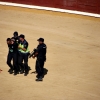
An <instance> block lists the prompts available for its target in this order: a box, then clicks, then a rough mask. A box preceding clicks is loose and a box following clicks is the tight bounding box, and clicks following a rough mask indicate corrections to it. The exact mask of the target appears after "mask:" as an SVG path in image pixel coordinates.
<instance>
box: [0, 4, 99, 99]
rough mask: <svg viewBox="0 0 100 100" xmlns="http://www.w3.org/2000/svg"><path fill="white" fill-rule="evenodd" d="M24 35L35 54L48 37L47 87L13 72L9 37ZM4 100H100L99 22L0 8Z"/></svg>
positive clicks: (31, 63)
mask: <svg viewBox="0 0 100 100" xmlns="http://www.w3.org/2000/svg"><path fill="white" fill-rule="evenodd" d="M14 31H18V32H19V34H25V36H26V40H27V41H28V42H29V48H30V51H32V50H33V48H35V47H36V46H37V44H38V42H37V39H38V38H39V37H43V38H44V39H45V43H46V44H47V47H48V52H47V62H46V63H45V68H46V69H47V70H48V73H47V75H45V77H44V79H43V82H36V81H35V79H36V75H35V74H31V73H32V72H33V71H34V70H35V68H34V66H35V60H34V59H29V66H30V67H31V69H32V70H30V72H29V74H28V76H24V75H23V74H22V75H21V74H19V75H17V76H14V75H13V74H11V75H10V74H9V73H8V69H9V68H8V66H7V65H6V57H7V52H8V48H7V45H6V38H8V37H11V36H12V34H13V32H14ZM0 69H2V70H3V71H1V72H0V100H100V19H97V18H88V17H82V16H80V17H79V16H75V15H70V14H63V13H54V12H47V11H39V10H29V9H22V8H14V7H6V6H0Z"/></svg>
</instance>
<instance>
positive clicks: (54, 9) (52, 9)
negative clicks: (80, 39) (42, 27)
mask: <svg viewBox="0 0 100 100" xmlns="http://www.w3.org/2000/svg"><path fill="white" fill-rule="evenodd" d="M0 4H1V5H7V6H15V7H24V8H32V9H40V10H49V11H55V12H64V13H70V14H78V15H85V16H91V17H97V18H100V14H94V13H88V12H81V11H74V10H65V9H59V8H51V7H42V6H34V5H26V4H17V3H9V2H0Z"/></svg>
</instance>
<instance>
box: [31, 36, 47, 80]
mask: <svg viewBox="0 0 100 100" xmlns="http://www.w3.org/2000/svg"><path fill="white" fill-rule="evenodd" d="M37 41H38V42H39V45H38V46H37V51H36V53H35V54H34V56H33V58H35V57H37V60H36V72H37V74H38V75H37V76H38V79H36V81H42V78H43V74H44V62H45V61H46V49H47V47H46V44H44V39H43V38H39V39H38V40H37Z"/></svg>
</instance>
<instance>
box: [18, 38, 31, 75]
mask: <svg viewBox="0 0 100 100" xmlns="http://www.w3.org/2000/svg"><path fill="white" fill-rule="evenodd" d="M20 37H21V36H20ZM22 37H23V36H22ZM19 46H20V47H21V48H25V49H26V51H24V50H22V49H19V59H18V64H19V65H20V66H21V74H22V73H24V70H25V73H26V74H28V71H29V70H28V54H29V49H28V42H27V41H26V40H25V39H24V41H23V42H22V41H20V43H19ZM23 61H24V63H23Z"/></svg>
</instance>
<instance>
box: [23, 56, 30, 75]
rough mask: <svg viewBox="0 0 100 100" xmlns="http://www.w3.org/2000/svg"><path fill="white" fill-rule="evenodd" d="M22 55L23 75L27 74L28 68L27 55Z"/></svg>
mask: <svg viewBox="0 0 100 100" xmlns="http://www.w3.org/2000/svg"><path fill="white" fill-rule="evenodd" d="M23 55H24V58H23V59H24V66H25V73H26V74H28V71H29V68H28V54H23Z"/></svg>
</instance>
